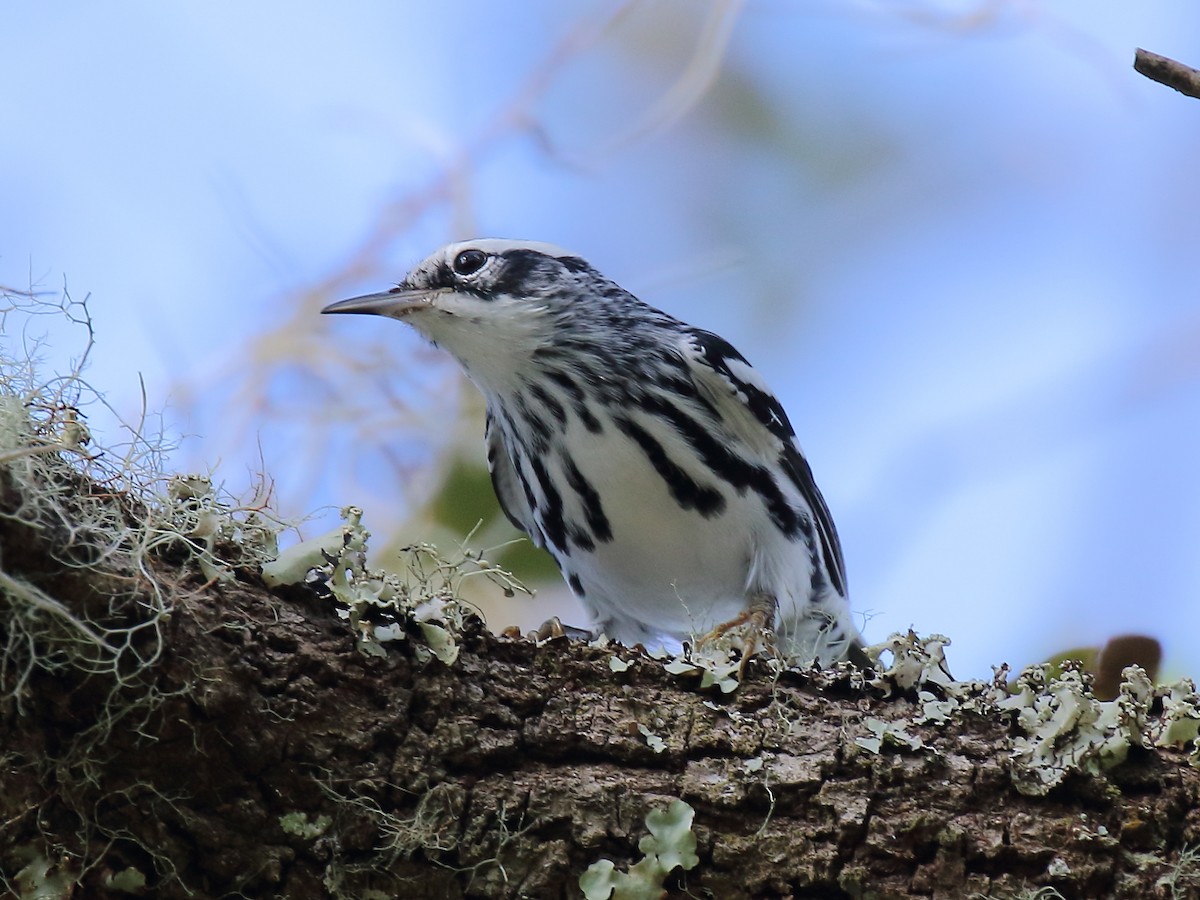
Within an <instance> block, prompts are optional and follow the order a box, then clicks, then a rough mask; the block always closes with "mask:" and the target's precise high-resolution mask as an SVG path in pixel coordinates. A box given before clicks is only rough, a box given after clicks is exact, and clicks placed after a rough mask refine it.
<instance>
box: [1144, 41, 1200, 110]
mask: <svg viewBox="0 0 1200 900" xmlns="http://www.w3.org/2000/svg"><path fill="white" fill-rule="evenodd" d="M1133 68H1134V69H1136V70H1137V71H1138V72H1141V73H1142V74H1143V75H1145V76H1146V77H1147V78H1149V79H1151V80H1152V81H1157V82H1158V83H1159V84H1165V85H1166V86H1167V87H1170V88H1175V90H1177V91H1179V93H1181V94H1186V95H1187V96H1189V97H1195V98H1197V99H1200V70H1196V69H1193V68H1192V67H1191V66H1185V65H1184V64H1183V63H1181V62H1176V61H1175V60H1173V59H1170V58H1168V57H1166V56H1159V55H1158V54H1157V53H1151V52H1150V51H1149V50H1143V49H1142V48H1141V47H1139V48H1138V49H1137V53H1136V54H1134V57H1133Z"/></svg>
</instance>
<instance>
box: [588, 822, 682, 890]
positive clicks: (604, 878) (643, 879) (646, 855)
mask: <svg viewBox="0 0 1200 900" xmlns="http://www.w3.org/2000/svg"><path fill="white" fill-rule="evenodd" d="M695 815H696V811H695V810H694V809H692V808H691V807H690V806H688V805H687V804H686V803H684V802H683V801H682V800H675V801H673V802H672V803H671V805H670V806H668V807H667V808H666V809H656V810H651V811H650V812H649V813H648V814H647V815H646V828H647V829H649V831H650V833H649V834H648V835H646V836H645V837H643V838H642V839H641V841H640V842H639V843H638V849H639V850H640V851H641V852H642V854H643V858H642V859H641V860H639V861H638V862H636V863H634V864H633V865H632V866H630V867H629V871H628V872H618V871H617V870H616V865H615V864H614V863H613V861H612V860H609V859H601V860H599V861H597V862H594V863H592V864H591V865H590V866H588V868H587V871H586V872H584V873H583V874H582V875H581V876H580V877H579V888H580V890H582V891H583V896H584V897H585V898H587V900H609V898H611V900H659V898H661V897H662V895H663V884H664V882H665V880H666V877H667V876H668V875H669V874H670V873H671V872H672V871H674V870H675V869H677V868H679V869H683V870H684V871H687V870H689V869H693V868H695V867H696V866H697V865H698V864H699V862H700V858H699V857H698V856H696V835H695V834H693V833H692V819H693V818H694V817H695Z"/></svg>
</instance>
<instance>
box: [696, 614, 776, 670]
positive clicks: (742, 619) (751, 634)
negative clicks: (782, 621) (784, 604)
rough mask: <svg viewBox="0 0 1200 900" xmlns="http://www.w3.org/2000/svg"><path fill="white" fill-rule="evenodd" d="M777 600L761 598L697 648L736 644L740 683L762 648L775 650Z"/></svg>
mask: <svg viewBox="0 0 1200 900" xmlns="http://www.w3.org/2000/svg"><path fill="white" fill-rule="evenodd" d="M776 605H777V604H776V602H775V598H774V597H773V596H771V595H770V594H757V595H755V596H754V597H753V598H752V599H751V601H750V605H749V606H747V607H746V609H744V610H742V612H740V613H738V614H737V615H736V616H735V617H734V618H732V619H730V620H729V621H728V622H723V623H721V624H720V625H718V626H717V627H716V628H714V629H713V630H712V631H710V632H708V634H706V635H703V636H702V637H701V638H699V639H698V640H697V641H696V646H697V647H704V646H705V645H708V646H714V645H721V644H727V643H728V644H732V645H733V646H735V647H737V649H738V650H739V652H740V653H741V660H740V662H739V663H738V669H737V675H738V680H739V681H741V680H742V676H743V675H745V673H746V666H747V665H748V664H749V662H750V660H751V658H752V657H753V656H754V655H755V654H756V653H757V652H758V649H759V645H760V644H762V645H763V646H765V647H774V643H775V633H774V631H773V630H772V628H771V626H772V625H773V624H774V622H775V609H776Z"/></svg>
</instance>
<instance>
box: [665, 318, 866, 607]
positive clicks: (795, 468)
mask: <svg viewBox="0 0 1200 900" xmlns="http://www.w3.org/2000/svg"><path fill="white" fill-rule="evenodd" d="M681 350H682V355H683V357H684V359H685V361H686V362H687V364H688V370H689V372H690V373H691V376H692V381H693V383H694V384H695V385H696V389H697V390H698V391H699V392H700V394H701V395H702V396H703V397H704V398H705V399H706V400H708V402H709V403H710V404H712V406H713V407H714V408H715V409H716V410H717V412H718V413H719V414H720V415H721V418H722V420H723V422H724V424H725V426H726V427H727V428H728V429H729V430H730V431H731V432H732V433H733V434H734V435H736V436H737V437H738V438H739V439H740V441H742V442H744V443H745V444H746V445H748V446H750V447H753V448H755V449H756V450H758V451H759V452H761V453H762V455H763V457H764V458H765V459H768V460H771V461H772V462H773V463H774V464H775V465H778V466H779V468H780V469H781V470H782V472H783V473H784V474H785V475H786V476H787V478H788V480H789V481H791V483H792V484H793V485H794V486H795V487H796V489H797V490H798V491H799V492H800V495H801V497H803V498H804V500H805V502H806V503H807V504H808V506H809V509H811V510H812V517H813V520H814V521H815V523H816V526H817V533H818V534H819V535H820V540H821V550H822V555H823V556H824V559H825V566H826V569H827V570H828V572H829V579H830V582H831V583H832V585H833V587H834V589H835V590H836V591H837V592H838V593H839V594H841V595H842V596H845V594H846V574H845V563H844V562H843V560H842V545H841V542H840V541H839V540H838V535H837V529H836V528H835V527H834V524H833V517H832V516H831V515H830V514H829V507H828V506H826V505H825V498H824V497H822V496H821V492H820V490H818V489H817V485H816V482H815V481H814V480H813V474H812V469H811V468H810V467H809V465H808V460H807V459H805V458H804V454H803V452H802V451H801V450H800V444H799V442H798V441H797V440H796V433H795V431H794V430H793V429H792V424H791V422H789V421H788V417H787V413H786V412H785V411H784V409H783V406H782V405H781V404H780V402H779V400H778V399H777V398H776V397H775V394H774V393H773V392H772V391H771V389H770V387H768V385H767V383H766V382H765V381H764V380H763V378H762V376H761V375H759V374H758V372H756V371H755V370H754V368H753V367H752V366H751V365H750V363H749V362H747V361H746V358H745V357H744V356H742V355H741V354H740V353H738V351H737V350H736V349H735V348H734V347H733V346H732V345H731V344H730V343H729V342H728V341H726V340H725V339H724V338H722V337H720V336H718V335H715V334H712V333H711V332H708V331H703V330H701V329H699V328H692V329H689V330H688V333H687V338H686V340H685V341H684V343H683V344H682V346H681ZM772 457H774V458H773V459H772Z"/></svg>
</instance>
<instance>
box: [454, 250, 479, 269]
mask: <svg viewBox="0 0 1200 900" xmlns="http://www.w3.org/2000/svg"><path fill="white" fill-rule="evenodd" d="M485 262H487V254H486V253H484V252H483V251H482V250H464V251H463V252H462V253H460V254H458V256H456V257H454V274H455V275H474V274H475V273H476V272H478V271H479V270H480V269H482V268H483V264H484V263H485Z"/></svg>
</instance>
